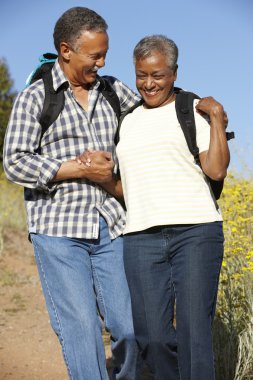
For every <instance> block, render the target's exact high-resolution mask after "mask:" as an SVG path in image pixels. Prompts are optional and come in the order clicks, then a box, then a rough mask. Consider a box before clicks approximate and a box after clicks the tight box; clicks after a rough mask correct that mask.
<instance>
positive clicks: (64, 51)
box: [60, 42, 71, 61]
mask: <svg viewBox="0 0 253 380" xmlns="http://www.w3.org/2000/svg"><path fill="white" fill-rule="evenodd" d="M60 54H61V56H62V58H63V59H65V60H66V61H69V60H70V56H71V49H70V48H69V45H68V44H67V43H66V42H61V44H60Z"/></svg>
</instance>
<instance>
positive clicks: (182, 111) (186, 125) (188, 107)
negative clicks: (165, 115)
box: [175, 88, 200, 165]
mask: <svg viewBox="0 0 253 380" xmlns="http://www.w3.org/2000/svg"><path fill="white" fill-rule="evenodd" d="M175 90H176V91H175V92H176V113H177V118H178V121H179V123H180V125H181V128H182V131H183V133H184V136H185V140H186V143H187V145H188V148H189V150H190V152H191V154H192V155H193V157H194V159H195V162H196V163H197V164H198V165H199V164H200V162H199V149H198V146H197V140H196V125H195V118H194V111H193V101H194V99H200V98H199V96H198V95H196V94H194V93H193V92H188V91H183V90H181V89H178V88H176V89H175Z"/></svg>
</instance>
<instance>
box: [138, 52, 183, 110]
mask: <svg viewBox="0 0 253 380" xmlns="http://www.w3.org/2000/svg"><path fill="white" fill-rule="evenodd" d="M135 72H136V87H137V89H138V91H139V93H140V94H141V96H142V98H143V99H144V101H145V104H146V106H147V107H150V108H155V107H161V106H163V105H165V104H167V103H168V102H170V101H171V89H172V87H173V84H174V81H175V80H176V78H177V74H176V71H173V70H172V69H171V68H170V67H169V66H168V62H167V58H166V56H165V55H163V54H161V53H158V52H154V53H153V54H152V55H150V56H148V57H146V58H143V59H138V60H137V61H136V64H135Z"/></svg>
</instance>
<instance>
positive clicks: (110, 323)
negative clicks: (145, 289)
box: [4, 7, 138, 380]
mask: <svg viewBox="0 0 253 380" xmlns="http://www.w3.org/2000/svg"><path fill="white" fill-rule="evenodd" d="M106 30H107V24H106V22H105V21H104V19H103V18H102V17H100V16H99V15H98V14H96V13H95V12H94V11H92V10H90V9H87V8H83V7H75V8H71V9H69V10H68V11H66V12H65V13H64V14H63V15H62V16H61V17H60V18H59V20H58V21H57V23H56V25H55V29H54V43H55V48H56V50H57V52H58V57H59V58H58V61H57V62H56V63H55V65H54V67H53V69H52V77H53V84H54V89H55V90H56V89H58V88H59V87H60V86H61V85H63V84H64V83H65V82H67V84H68V88H67V90H66V91H65V104H64V109H63V111H62V112H61V114H60V115H59V117H58V118H57V120H56V121H55V122H54V123H53V124H52V125H51V126H50V127H49V129H48V130H47V131H46V133H45V134H44V135H43V137H42V139H41V143H39V141H40V137H41V125H40V123H39V117H40V114H41V111H42V106H43V101H44V92H45V91H44V85H43V81H42V80H39V81H37V82H35V83H33V84H32V85H30V86H29V87H28V88H27V89H25V90H24V91H22V92H21V93H20V94H19V96H18V97H17V99H16V102H15V104H14V107H13V111H12V114H11V117H10V121H9V125H8V129H7V133H6V138H5V147H4V168H5V172H6V175H7V177H8V178H9V179H10V180H11V181H13V182H15V183H17V184H20V185H22V186H24V187H25V188H26V192H25V195H26V196H25V202H26V208H27V215H28V230H29V235H30V238H31V241H32V243H33V246H34V252H35V257H36V261H37V266H38V270H39V274H40V279H41V284H42V288H43V291H44V296H45V299H46V304H47V308H48V312H49V315H50V320H51V324H52V327H53V329H54V331H55V332H56V334H57V336H58V337H59V340H60V343H61V345H62V351H63V355H64V360H65V362H66V366H67V369H68V373H69V377H70V379H74V380H99V379H103V380H104V379H108V375H107V371H106V360H105V352H104V347H103V340H102V333H101V327H102V324H101V317H102V319H103V320H104V323H105V326H106V329H107V330H108V331H109V332H110V334H111V342H112V343H111V347H112V354H113V359H114V363H115V367H117V370H116V371H115V376H116V379H131V380H134V379H137V376H138V375H137V347H136V343H135V338H134V333H133V324H132V314H131V304H130V296H129V290H128V287H127V282H126V278H125V273H124V267H123V258H122V237H121V236H120V235H121V233H122V230H123V228H124V224H125V214H124V210H123V208H122V207H121V205H120V204H119V202H118V201H117V200H116V199H115V198H113V197H112V196H110V195H108V194H107V193H106V192H105V191H104V190H102V188H101V187H100V186H99V185H96V184H95V182H97V183H102V182H106V181H109V180H110V179H111V175H112V174H111V172H112V168H113V160H114V159H115V147H114V135H115V132H116V129H117V118H116V116H115V113H114V111H113V109H112V108H111V106H110V105H109V103H108V101H107V100H106V99H105V97H104V96H103V95H102V93H101V92H100V90H99V88H98V87H99V82H98V80H97V71H98V69H100V68H102V67H103V66H104V65H105V58H106V53H107V50H108V35H107V32H106ZM107 80H109V81H111V83H112V86H113V88H114V89H115V91H116V92H117V95H118V97H119V100H120V103H121V111H124V110H126V109H127V108H129V107H130V106H132V105H133V104H134V103H135V102H136V101H137V100H138V97H137V96H136V95H135V94H134V93H133V92H132V91H131V90H130V89H129V88H128V87H126V86H125V85H124V84H123V83H122V82H120V81H118V80H117V79H115V78H112V77H107ZM39 145H40V146H39ZM87 149H92V150H96V151H97V153H96V159H95V160H93V161H92V162H91V163H89V165H84V164H80V163H78V161H77V160H75V157H76V156H79V155H80V154H81V153H82V152H84V151H85V150H87ZM116 372H117V373H116Z"/></svg>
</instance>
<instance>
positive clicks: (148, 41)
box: [133, 34, 178, 70]
mask: <svg viewBox="0 0 253 380" xmlns="http://www.w3.org/2000/svg"><path fill="white" fill-rule="evenodd" d="M154 52H157V53H161V54H163V55H165V56H166V57H167V61H168V65H169V67H170V68H171V69H172V70H175V69H176V68H177V59H178V47H177V45H176V44H175V42H174V41H173V40H171V39H169V38H167V37H166V36H163V35H161V34H155V35H152V36H146V37H144V38H142V39H141V40H140V41H139V42H138V44H137V45H136V46H135V48H134V52H133V60H134V64H136V61H138V60H139V59H143V58H146V57H149V56H150V55H151V54H152V53H154Z"/></svg>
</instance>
